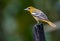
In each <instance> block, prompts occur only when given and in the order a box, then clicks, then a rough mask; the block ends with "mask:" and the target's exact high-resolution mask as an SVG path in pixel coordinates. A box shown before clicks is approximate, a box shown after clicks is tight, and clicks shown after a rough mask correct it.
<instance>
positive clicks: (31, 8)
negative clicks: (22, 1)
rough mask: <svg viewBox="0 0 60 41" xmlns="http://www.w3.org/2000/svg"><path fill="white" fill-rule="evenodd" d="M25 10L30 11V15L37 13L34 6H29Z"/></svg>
mask: <svg viewBox="0 0 60 41" xmlns="http://www.w3.org/2000/svg"><path fill="white" fill-rule="evenodd" d="M24 10H27V11H29V12H30V13H32V12H33V11H35V8H34V7H32V6H29V7H27V8H26V9H24Z"/></svg>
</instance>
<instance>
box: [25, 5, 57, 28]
mask: <svg viewBox="0 0 60 41" xmlns="http://www.w3.org/2000/svg"><path fill="white" fill-rule="evenodd" d="M25 10H27V11H29V12H30V13H31V15H32V16H33V17H34V19H35V20H36V21H37V23H39V21H42V22H46V23H48V24H49V25H50V26H52V27H56V25H55V24H54V23H52V22H51V21H49V20H48V18H47V16H46V15H45V14H44V13H43V12H42V11H41V10H39V9H36V8H34V7H32V6H30V7H28V8H26V9H25Z"/></svg>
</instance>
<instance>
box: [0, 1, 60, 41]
mask: <svg viewBox="0 0 60 41" xmlns="http://www.w3.org/2000/svg"><path fill="white" fill-rule="evenodd" d="M28 6H34V7H36V8H38V9H41V10H42V11H43V12H44V13H45V14H46V15H47V16H48V18H49V20H51V21H52V22H54V23H55V24H56V25H57V27H56V28H52V27H50V26H49V25H47V24H44V30H45V37H46V41H60V0H0V41H33V31H32V29H33V26H34V24H36V21H35V20H34V18H33V17H32V16H31V15H30V13H29V12H27V11H24V9H25V8H26V7H28Z"/></svg>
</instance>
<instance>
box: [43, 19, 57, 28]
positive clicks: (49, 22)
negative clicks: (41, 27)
mask: <svg viewBox="0 0 60 41" xmlns="http://www.w3.org/2000/svg"><path fill="white" fill-rule="evenodd" d="M43 21H45V22H46V23H48V24H49V25H50V26H52V27H56V25H55V24H54V23H52V22H51V21H49V20H43Z"/></svg>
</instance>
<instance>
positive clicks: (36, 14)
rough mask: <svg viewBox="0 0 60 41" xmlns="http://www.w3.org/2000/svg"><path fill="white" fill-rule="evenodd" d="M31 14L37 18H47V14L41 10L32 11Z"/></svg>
mask: <svg viewBox="0 0 60 41" xmlns="http://www.w3.org/2000/svg"><path fill="white" fill-rule="evenodd" d="M32 15H33V16H35V17H37V18H39V19H45V20H48V18H47V16H46V15H45V14H44V13H43V12H42V11H41V12H33V14H32Z"/></svg>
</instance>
